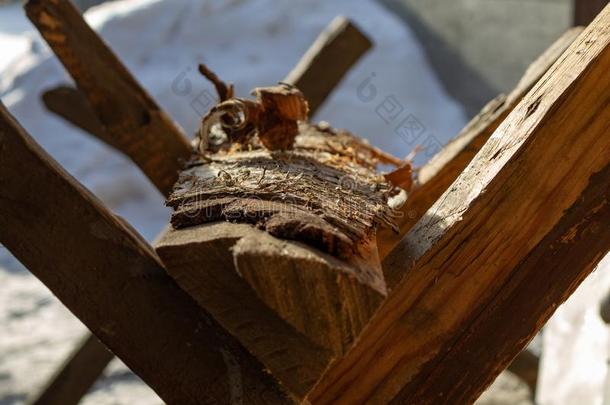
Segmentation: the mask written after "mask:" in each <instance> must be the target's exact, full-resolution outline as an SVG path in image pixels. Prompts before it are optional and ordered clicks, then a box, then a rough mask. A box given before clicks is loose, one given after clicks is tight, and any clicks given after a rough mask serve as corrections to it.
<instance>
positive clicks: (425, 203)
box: [377, 27, 583, 288]
mask: <svg viewBox="0 0 610 405" xmlns="http://www.w3.org/2000/svg"><path fill="white" fill-rule="evenodd" d="M582 30H583V28H582V27H575V28H572V29H570V30H568V31H567V32H566V33H565V34H564V35H562V36H561V38H559V39H558V40H557V41H556V42H555V43H553V45H551V46H550V47H549V48H548V49H547V50H546V51H545V52H544V53H543V54H542V55H541V56H540V57H539V58H538V59H537V60H536V61H535V62H534V63H533V64H532V65H531V66H530V67H529V68H528V69H527V71H526V72H525V74H524V75H523V77H522V78H521V80H520V81H519V84H518V85H517V87H516V88H515V89H514V90H513V91H512V92H511V93H510V94H509V95H508V96H505V95H503V94H501V95H499V96H498V97H496V98H495V99H494V100H492V101H491V102H490V103H489V104H487V105H486V106H485V108H483V110H482V111H481V113H480V114H479V115H477V116H476V117H474V118H473V119H472V120H471V121H470V122H469V123H468V125H467V126H466V127H465V128H464V129H463V130H462V131H461V132H460V133H459V134H458V135H457V136H456V137H455V138H454V139H453V140H452V141H450V142H449V143H448V144H447V146H445V147H444V148H443V149H442V150H441V151H440V152H439V153H438V154H437V155H436V156H434V157H433V158H432V159H431V160H430V162H428V163H427V164H426V165H424V166H423V167H422V168H421V169H420V171H419V173H418V176H417V179H416V185H415V187H414V188H413V190H412V191H411V193H409V198H408V200H407V203H406V204H405V205H404V206H403V207H402V208H401V212H402V216H401V217H399V218H398V220H397V221H398V225H399V228H400V233H399V235H398V236H397V235H396V234H395V233H393V232H391V231H390V230H388V229H381V230H380V231H379V233H378V235H377V246H378V247H379V255H380V257H381V258H382V259H383V258H385V257H386V256H387V254H388V253H390V251H391V250H392V249H393V248H394V247H395V246H396V244H398V242H399V241H400V239H401V238H402V236H404V235H405V234H406V233H407V232H408V231H409V230H410V229H411V228H412V227H413V225H415V224H416V223H417V222H418V221H419V220H420V218H421V217H422V216H423V215H424V214H425V213H426V211H428V209H429V208H430V207H431V206H432V204H433V203H434V202H435V201H436V200H438V198H439V197H440V196H441V195H442V194H443V193H444V192H445V191H446V190H447V189H448V188H449V186H450V185H451V183H453V182H454V181H455V179H456V178H457V177H458V176H459V175H460V174H461V173H462V171H463V170H464V168H466V166H468V163H470V161H471V160H472V159H473V158H474V156H475V155H476V154H477V152H478V151H479V150H480V149H481V147H482V146H483V145H484V144H485V142H487V140H488V139H489V137H490V136H491V134H492V133H493V132H494V131H495V130H496V129H497V128H498V126H499V125H500V124H501V123H502V122H503V121H504V120H505V119H506V117H507V116H508V114H510V112H511V111H512V110H513V108H515V106H516V105H517V104H518V103H519V101H521V99H522V98H523V96H524V95H525V94H526V93H527V92H528V91H529V90H530V89H531V88H532V87H533V86H534V85H535V84H536V82H538V80H539V79H540V78H541V77H542V76H543V75H544V74H545V73H546V71H547V70H548V69H549V68H550V67H551V66H552V65H553V63H555V61H556V60H557V59H558V58H559V57H560V56H561V54H563V52H564V51H565V50H566V49H567V48H568V47H569V46H570V45H571V44H572V43H573V42H574V40H575V39H576V37H577V36H578V35H579V34H580V33H581V32H582ZM387 270H388V272H386V273H385V276H386V282H387V284H388V288H392V286H393V285H394V284H395V283H396V282H397V281H398V280H399V279H400V277H401V276H402V273H400V272H398V273H395V272H394V271H395V270H400V269H387Z"/></svg>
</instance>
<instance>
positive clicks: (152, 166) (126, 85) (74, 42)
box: [25, 0, 191, 194]
mask: <svg viewBox="0 0 610 405" xmlns="http://www.w3.org/2000/svg"><path fill="white" fill-rule="evenodd" d="M25 10H26V13H27V15H28V18H29V19H30V20H31V21H32V23H34V25H35V26H36V27H37V28H38V30H39V31H40V33H41V34H42V36H43V37H44V39H45V40H46V41H47V42H48V44H49V45H50V46H51V49H53V51H54V52H55V54H56V55H57V56H58V58H59V60H60V61H61V62H62V63H63V65H64V66H65V67H66V69H67V70H68V72H69V73H70V75H71V76H72V78H73V79H74V81H75V82H76V85H77V86H78V88H79V89H80V90H81V91H82V92H83V94H84V95H85V96H86V97H87V99H88V100H89V103H90V105H91V107H92V108H93V110H94V111H95V114H96V115H97V117H98V118H99V121H100V122H101V123H102V125H103V126H104V128H105V129H106V132H107V136H108V137H111V138H112V139H113V142H114V143H116V144H118V145H121V150H127V151H129V153H128V156H129V157H130V158H131V159H132V160H133V161H134V162H135V163H136V164H137V165H138V167H140V168H141V169H142V170H143V171H144V173H145V174H146V175H147V176H148V177H149V179H150V180H151V181H152V182H153V183H154V184H155V185H156V186H157V188H159V189H160V190H162V191H163V193H164V194H167V193H168V192H169V191H170V190H171V188H172V186H173V185H174V183H175V182H176V179H177V178H178V170H179V168H180V167H179V163H180V160H181V159H188V157H189V156H190V154H191V147H190V144H189V142H188V140H187V139H186V137H185V136H184V135H183V134H182V132H181V130H180V129H179V128H178V127H177V126H176V124H175V123H173V122H172V121H171V119H170V118H169V117H168V116H167V115H166V114H165V113H164V112H163V111H162V110H161V109H160V108H159V106H158V105H157V104H156V103H155V101H154V100H153V99H152V98H151V97H150V96H149V95H148V93H147V92H146V91H145V90H144V89H143V88H142V87H141V86H140V85H139V84H138V83H137V82H136V81H135V79H134V78H133V77H132V76H131V74H130V73H129V72H128V71H127V69H126V68H125V67H124V66H123V65H122V64H121V62H120V61H119V60H118V59H117V57H116V56H115V55H114V53H112V51H111V50H110V49H109V48H108V47H107V46H106V44H105V43H104V42H103V41H102V40H101V39H100V38H99V37H98V36H97V35H96V33H95V32H94V31H93V30H92V29H91V27H89V25H87V23H86V22H85V21H84V19H83V18H82V16H81V15H80V13H79V11H78V10H77V9H76V7H75V6H74V5H73V4H72V3H71V2H70V1H69V0H30V1H28V2H27V3H26V5H25Z"/></svg>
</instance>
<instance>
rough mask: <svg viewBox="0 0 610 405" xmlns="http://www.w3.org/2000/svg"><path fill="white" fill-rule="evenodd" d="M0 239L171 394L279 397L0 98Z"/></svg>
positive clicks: (219, 399)
mask: <svg viewBox="0 0 610 405" xmlns="http://www.w3.org/2000/svg"><path fill="white" fill-rule="evenodd" d="M0 213H1V215H0V243H2V244H3V245H4V246H5V247H6V248H7V249H8V250H9V251H11V252H12V253H13V254H14V255H15V257H17V258H18V259H19V260H20V261H21V262H22V263H23V264H24V265H25V266H26V267H27V268H28V269H29V270H30V271H31V272H32V273H33V274H34V275H35V276H36V277H38V278H39V279H40V280H41V281H42V282H43V283H44V284H45V285H46V286H47V287H49V288H50V289H51V291H52V292H53V293H54V294H55V295H56V296H57V297H58V298H59V299H60V300H61V301H62V302H63V304H64V305H65V306H66V307H68V309H70V310H71V311H72V312H73V313H74V314H75V315H76V316H77V317H78V318H79V319H80V320H81V321H82V322H83V323H84V324H85V325H87V327H88V328H89V329H90V330H91V331H92V332H93V333H95V335H96V336H97V337H98V338H100V340H101V341H102V342H103V343H104V344H105V345H106V346H107V347H108V348H110V350H112V351H113V352H114V353H115V354H116V355H117V356H119V357H120V358H121V360H123V361H124V362H125V363H126V364H127V366H129V367H130V368H131V369H132V370H134V372H136V373H137V374H138V375H139V376H140V377H142V379H143V380H144V381H145V382H146V383H147V384H149V385H150V386H151V388H153V389H154V390H155V391H156V392H157V393H158V394H159V396H160V397H161V398H162V399H163V400H165V401H166V402H168V403H172V404H201V403H215V404H216V403H219V404H221V403H230V402H231V400H232V399H234V400H235V398H241V400H242V401H243V402H244V403H260V404H266V403H286V402H287V401H288V399H287V398H286V396H285V394H283V391H282V390H281V389H280V388H279V386H278V385H277V384H276V382H275V381H274V379H273V378H272V377H271V376H270V375H269V374H268V373H267V372H266V371H265V370H264V368H263V366H262V365H261V364H260V363H258V361H257V360H255V359H254V358H253V357H252V356H250V355H249V354H248V353H247V352H246V351H245V350H244V349H243V347H242V346H241V344H239V343H238V342H237V341H235V339H234V338H233V337H232V336H230V335H228V334H227V333H226V332H225V331H224V329H222V328H221V327H220V326H219V325H218V324H217V323H216V322H215V321H214V320H213V318H211V317H210V316H209V315H208V314H207V313H205V311H203V310H202V309H201V308H199V307H198V306H197V305H196V304H195V303H194V302H193V300H192V299H191V298H190V297H189V296H188V295H186V293H185V292H184V291H182V290H181V289H180V288H179V287H178V286H177V285H176V284H175V283H174V281H173V280H172V279H171V278H170V277H169V276H168V275H167V274H166V272H165V270H164V269H163V266H162V265H161V263H160V261H159V259H158V257H157V256H156V254H155V253H154V251H153V250H152V249H151V247H150V246H149V245H147V244H146V242H145V241H144V240H143V239H142V238H141V237H140V236H139V235H138V234H137V233H136V232H135V231H133V230H132V229H130V228H128V227H126V225H125V224H124V222H123V221H121V220H119V219H117V218H116V217H115V216H114V215H113V214H112V213H111V212H109V211H108V210H106V209H105V208H104V207H103V206H102V205H101V203H100V202H99V201H98V200H97V199H96V198H95V197H94V196H92V195H91V194H90V193H89V192H88V191H87V190H86V189H84V188H83V187H82V186H81V185H80V184H79V183H78V182H76V180H74V179H73V178H72V177H70V176H69V175H68V174H67V173H66V172H65V171H64V170H63V169H62V168H61V167H60V166H59V165H58V164H57V163H56V162H55V161H54V160H53V159H52V158H51V157H49V156H48V155H47V154H46V153H45V152H44V151H43V150H42V149H41V148H40V147H39V146H38V145H37V144H36V143H35V142H34V140H33V139H32V138H31V137H30V136H29V135H27V134H26V133H25V131H24V130H23V129H22V128H21V127H20V126H19V125H18V124H17V123H16V122H15V120H14V119H13V118H12V117H11V116H10V115H9V114H8V112H7V111H6V110H5V108H4V107H3V106H2V107H0Z"/></svg>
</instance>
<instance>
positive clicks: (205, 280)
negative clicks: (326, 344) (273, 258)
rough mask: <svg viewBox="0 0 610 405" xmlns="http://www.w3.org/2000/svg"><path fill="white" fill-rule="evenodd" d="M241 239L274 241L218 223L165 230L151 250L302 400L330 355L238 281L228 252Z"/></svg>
mask: <svg viewBox="0 0 610 405" xmlns="http://www.w3.org/2000/svg"><path fill="white" fill-rule="evenodd" d="M243 239H253V240H255V241H256V242H257V243H258V244H260V245H267V244H268V243H269V239H272V240H273V238H271V237H270V236H269V235H267V234H266V233H264V232H262V231H258V230H256V229H254V228H252V227H251V226H249V225H245V224H231V223H226V222H219V223H214V224H206V225H201V226H197V227H191V228H187V229H184V230H180V231H175V230H171V229H170V230H168V232H167V233H166V234H164V235H163V237H162V238H161V239H160V241H159V243H158V244H157V246H156V250H157V252H158V254H159V256H160V257H161V259H162V260H163V263H164V264H165V267H166V269H167V271H168V273H169V274H171V276H172V277H173V278H174V279H175V280H176V282H177V283H178V285H179V286H180V287H181V288H182V289H184V291H186V292H187V293H188V294H189V295H190V296H191V297H193V298H195V300H196V301H197V302H198V303H199V304H200V305H201V306H202V307H203V308H205V309H206V310H207V311H209V312H210V313H211V314H212V316H214V318H215V319H217V320H218V322H219V323H220V324H221V325H222V326H223V327H224V328H226V329H227V330H228V331H229V332H230V333H231V334H232V335H233V336H235V337H237V338H238V339H239V341H240V342H242V344H243V345H244V346H245V347H246V348H247V349H248V350H249V351H250V352H251V353H253V354H254V355H255V356H256V357H257V358H259V359H260V361H261V362H262V363H263V364H264V365H265V366H266V367H267V368H268V369H269V371H270V372H271V373H272V374H273V375H274V376H275V377H277V378H278V379H279V380H280V381H282V383H283V384H284V385H285V386H286V387H287V388H288V389H289V390H290V392H291V393H293V394H294V395H295V396H297V397H298V398H303V397H304V396H305V394H306V393H307V392H308V391H309V389H311V387H312V386H313V384H314V383H315V382H316V381H317V379H318V378H319V377H320V375H321V374H322V372H323V371H324V369H325V368H326V366H327V365H328V362H329V361H330V359H331V351H330V350H328V349H324V348H323V347H322V346H320V345H316V344H314V343H312V341H311V340H309V339H308V338H306V337H305V336H304V335H303V334H301V333H299V332H298V331H297V330H296V329H295V328H293V327H291V326H290V325H288V324H287V323H286V322H284V321H283V320H282V319H281V318H280V317H279V316H278V315H277V314H276V313H275V312H274V311H272V310H271V309H270V308H268V307H267V306H265V304H264V303H263V302H262V301H261V300H260V299H258V298H257V296H256V293H255V292H254V290H253V289H252V288H250V287H249V285H248V284H247V282H246V280H245V279H244V278H242V277H240V276H243V274H242V273H241V270H242V269H241V268H239V270H238V269H237V267H236V263H234V258H233V253H232V251H231V249H236V247H235V245H236V243H238V242H239V241H241V240H243ZM272 242H273V241H272ZM283 248H284V249H285V252H284V253H289V252H290V253H292V254H295V255H296V254H299V253H300V254H302V250H304V249H303V248H300V247H295V246H293V245H290V244H284V245H283ZM267 264H269V263H267ZM269 270H271V269H269ZM327 270H328V269H327Z"/></svg>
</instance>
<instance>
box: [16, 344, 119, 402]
mask: <svg viewBox="0 0 610 405" xmlns="http://www.w3.org/2000/svg"><path fill="white" fill-rule="evenodd" d="M113 358H114V354H112V352H111V351H109V350H108V349H106V346H104V345H103V344H102V343H100V341H99V340H98V339H97V338H96V337H95V336H93V335H91V334H89V333H88V334H87V335H86V336H85V337H84V338H83V339H82V341H81V342H79V344H78V345H77V347H76V350H74V351H73V352H72V353H71V354H70V356H69V357H68V358H67V359H66V361H65V363H64V364H63V365H62V366H61V367H60V368H59V370H58V372H57V373H56V374H55V375H54V376H53V378H51V379H50V380H49V382H50V383H49V384H48V385H46V386H44V387H43V388H42V390H41V391H40V393H38V394H36V395H34V396H33V397H32V398H31V399H30V400H28V401H27V403H28V404H31V405H77V404H78V403H79V402H80V400H81V398H82V397H84V396H85V394H86V393H87V392H88V391H89V388H90V387H91V386H92V385H93V383H95V381H96V380H97V378H98V377H99V376H100V374H102V372H103V371H104V369H105V368H106V366H107V365H108V363H110V360H112V359H113Z"/></svg>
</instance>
